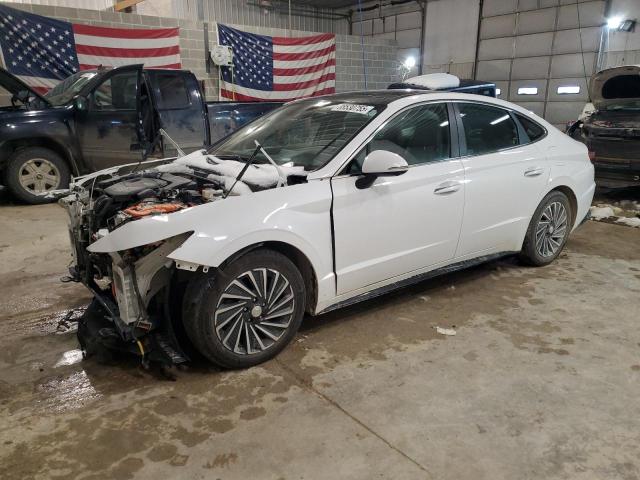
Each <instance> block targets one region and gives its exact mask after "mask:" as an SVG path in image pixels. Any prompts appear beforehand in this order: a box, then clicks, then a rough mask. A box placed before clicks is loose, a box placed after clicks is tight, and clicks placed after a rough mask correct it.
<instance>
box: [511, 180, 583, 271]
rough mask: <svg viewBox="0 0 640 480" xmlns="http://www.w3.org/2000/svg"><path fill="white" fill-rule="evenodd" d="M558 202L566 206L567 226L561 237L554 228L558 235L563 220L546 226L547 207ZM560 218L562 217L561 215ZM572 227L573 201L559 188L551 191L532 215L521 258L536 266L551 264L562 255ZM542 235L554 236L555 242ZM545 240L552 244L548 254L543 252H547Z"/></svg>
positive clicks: (551, 206)
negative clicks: (537, 233) (538, 233)
mask: <svg viewBox="0 0 640 480" xmlns="http://www.w3.org/2000/svg"><path fill="white" fill-rule="evenodd" d="M557 204H560V205H562V207H564V212H565V215H566V221H565V227H564V231H563V233H562V236H561V238H559V237H555V236H554V228H555V234H556V235H558V233H559V230H560V226H561V222H557V225H556V224H555V223H554V222H547V223H549V226H548V227H546V228H545V220H546V219H547V215H548V214H547V213H546V212H549V210H547V209H548V208H549V209H551V208H553V206H554V205H557ZM560 211H561V210H560ZM559 218H562V217H561V216H560V217H559ZM552 223H553V225H552ZM554 225H555V227H554ZM572 228H573V213H572V211H571V203H570V202H569V199H568V198H567V196H566V195H565V194H564V193H562V192H560V191H558V190H554V191H552V192H549V193H548V194H547V196H546V197H544V198H543V199H542V201H541V202H540V205H538V208H536V211H535V213H534V214H533V216H532V217H531V222H530V223H529V228H527V234H526V235H525V238H524V243H523V245H522V251H521V252H520V259H521V260H522V261H523V262H524V263H526V264H528V265H532V266H535V267H542V266H544V265H549V264H550V263H551V262H553V261H554V260H555V259H556V258H557V257H558V255H560V252H562V249H563V248H564V246H565V244H566V243H567V239H568V238H569V233H570V232H571V229H572ZM537 231H538V232H541V233H540V236H538V240H539V242H538V243H536V232H537ZM542 237H546V238H547V239H548V238H549V237H552V239H553V242H554V243H551V240H545V239H544V238H542ZM544 242H547V244H546V245H549V246H550V247H549V249H548V250H547V251H546V254H543V252H545V243H544ZM556 243H557V245H556Z"/></svg>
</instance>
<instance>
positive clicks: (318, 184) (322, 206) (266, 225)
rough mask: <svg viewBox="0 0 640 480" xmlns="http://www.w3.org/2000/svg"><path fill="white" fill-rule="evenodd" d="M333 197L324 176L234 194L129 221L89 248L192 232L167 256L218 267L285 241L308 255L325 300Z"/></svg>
mask: <svg viewBox="0 0 640 480" xmlns="http://www.w3.org/2000/svg"><path fill="white" fill-rule="evenodd" d="M331 198H332V196H331V187H330V185H329V182H327V181H321V180H315V181H311V182H309V183H306V184H301V185H293V186H289V187H281V188H274V189H271V190H264V191H261V192H255V193H251V194H248V195H241V196H238V197H229V198H227V199H224V200H217V201H214V202H211V203H206V204H203V205H199V206H196V207H192V208H187V209H185V210H181V211H179V212H175V213H171V214H168V215H157V216H153V217H150V218H145V219H141V220H136V221H132V222H129V223H127V224H125V225H123V226H122V227H120V228H117V229H116V230H114V231H113V232H111V233H109V234H107V235H105V236H104V237H102V238H101V239H99V240H98V241H96V242H95V243H93V244H91V245H90V246H89V248H88V249H89V251H90V252H96V253H98V252H101V253H109V252H115V251H121V250H128V249H130V248H133V247H138V246H141V245H146V244H149V243H155V242H158V241H160V240H164V239H167V238H170V237H173V236H176V235H180V234H182V233H186V232H192V234H191V235H190V236H189V238H188V239H187V240H186V241H185V242H184V243H183V244H182V245H180V246H179V247H178V248H177V249H176V250H174V251H172V252H171V253H170V254H169V255H168V258H170V259H172V260H175V261H176V262H178V263H180V262H184V263H189V264H195V265H202V266H208V267H218V266H220V264H222V263H223V262H224V261H225V260H227V259H228V258H229V257H231V256H232V255H233V254H235V253H237V252H239V251H240V250H243V249H244V248H246V247H248V246H251V245H255V244H257V243H262V242H282V243H286V244H289V245H291V246H293V247H295V248H297V249H298V250H299V251H301V252H302V253H303V254H304V255H305V256H306V257H307V259H308V260H309V262H310V263H311V265H312V267H313V269H314V271H315V273H316V276H317V279H318V290H319V291H318V295H319V297H320V298H323V297H325V296H326V295H331V294H332V285H333V275H334V274H333V252H332V238H331V236H332V233H331V215H330V211H331ZM333 293H335V292H333Z"/></svg>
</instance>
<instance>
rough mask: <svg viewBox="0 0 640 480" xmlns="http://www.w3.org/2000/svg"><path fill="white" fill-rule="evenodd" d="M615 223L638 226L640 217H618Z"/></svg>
mask: <svg viewBox="0 0 640 480" xmlns="http://www.w3.org/2000/svg"><path fill="white" fill-rule="evenodd" d="M616 223H621V224H623V225H627V226H629V227H637V228H640V218H638V217H619V218H618V219H617V220H616Z"/></svg>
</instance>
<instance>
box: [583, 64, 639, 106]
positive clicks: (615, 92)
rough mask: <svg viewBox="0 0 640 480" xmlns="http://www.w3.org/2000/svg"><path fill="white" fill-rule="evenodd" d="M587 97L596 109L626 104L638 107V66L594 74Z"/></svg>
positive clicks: (628, 66) (616, 68)
mask: <svg viewBox="0 0 640 480" xmlns="http://www.w3.org/2000/svg"><path fill="white" fill-rule="evenodd" d="M589 95H590V96H591V101H592V103H593V105H594V106H595V107H596V108H597V109H598V110H602V109H607V108H611V107H613V106H617V105H621V106H624V105H626V104H636V105H640V65H625V66H622V67H615V68H609V69H607V70H602V71H600V72H597V73H595V74H594V75H593V76H592V77H591V82H590V84H589Z"/></svg>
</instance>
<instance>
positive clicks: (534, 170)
mask: <svg viewBox="0 0 640 480" xmlns="http://www.w3.org/2000/svg"><path fill="white" fill-rule="evenodd" d="M543 172H544V169H542V168H540V167H529V168H527V169H526V170H525V171H524V176H525V177H537V176H539V175H542V173H543Z"/></svg>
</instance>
